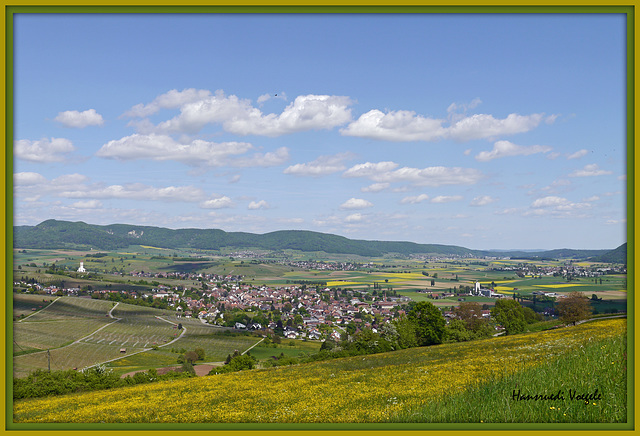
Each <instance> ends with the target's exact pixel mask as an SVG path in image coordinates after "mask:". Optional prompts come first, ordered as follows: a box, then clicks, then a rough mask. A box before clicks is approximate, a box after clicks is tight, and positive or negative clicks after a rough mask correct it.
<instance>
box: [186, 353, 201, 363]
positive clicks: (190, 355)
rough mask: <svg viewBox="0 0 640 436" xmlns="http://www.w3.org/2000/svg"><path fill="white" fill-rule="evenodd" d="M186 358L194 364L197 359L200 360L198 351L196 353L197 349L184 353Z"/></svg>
mask: <svg viewBox="0 0 640 436" xmlns="http://www.w3.org/2000/svg"><path fill="white" fill-rule="evenodd" d="M184 360H185V361H186V362H189V363H191V364H192V365H193V364H194V363H195V362H196V360H198V353H196V352H195V351H189V352H188V353H186V354H185V355H184Z"/></svg>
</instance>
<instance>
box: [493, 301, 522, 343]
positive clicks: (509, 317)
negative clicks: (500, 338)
mask: <svg viewBox="0 0 640 436" xmlns="http://www.w3.org/2000/svg"><path fill="white" fill-rule="evenodd" d="M491 316H492V317H493V318H494V319H495V320H496V321H497V322H498V323H499V324H501V325H502V327H504V329H505V331H506V333H507V334H508V335H513V334H516V333H521V332H523V331H524V328H525V326H526V324H527V322H526V321H525V319H524V310H523V308H522V306H521V305H520V303H518V302H517V301H515V300H498V301H497V302H496V305H495V307H494V308H493V309H492V310H491Z"/></svg>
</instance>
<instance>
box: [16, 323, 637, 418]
mask: <svg viewBox="0 0 640 436" xmlns="http://www.w3.org/2000/svg"><path fill="white" fill-rule="evenodd" d="M625 337H626V320H625V319H616V320H603V321H598V322H590V323H585V324H581V325H578V326H576V327H570V328H565V329H557V330H550V331H544V332H537V333H530V334H522V335H516V336H510V337H498V338H491V339H487V340H482V341H475V342H467V343H455V344H446V345H440V346H432V347H424V348H416V349H407V350H400V351H396V352H390V353H382V354H377V355H369V356H357V357H351V358H345V359H335V360H331V361H323V362H316V363H310V364H303V365H296V366H291V367H283V368H271V369H261V370H251V371H241V372H236V373H229V374H221V375H216V376H210V377H202V378H198V379H188V380H177V381H172V382H160V383H155V384H151V385H143V386H135V387H129V388H122V389H117V390H112V391H102V392H92V393H86V394H78V395H73V396H62V397H55V398H46V399H34V400H21V401H16V402H15V403H14V407H13V412H14V415H13V418H14V422H16V423H44V422H57V423H60V422H66V423H74V422H75V423H158V422H164V423H270V422H271V423H381V422H387V423H388V422H407V421H408V422H429V421H435V422H475V423H484V422H489V421H491V422H496V421H501V422H556V420H555V418H557V417H558V416H559V413H562V420H563V421H566V422H626V417H627V414H626V383H625V380H626V368H627V362H626V351H625V347H624V345H625V343H626V340H625ZM587 359H588V360H587ZM554 365H557V366H554ZM593 371H596V372H597V373H598V374H597V375H594V374H593ZM608 378H610V381H607V379H608ZM516 388H518V389H522V392H526V393H530V394H532V395H533V394H546V393H551V392H554V391H555V390H557V389H560V390H564V393H565V399H564V400H558V401H556V402H551V401H516V400H514V399H513V398H512V391H513V390H514V389H516ZM569 389H573V390H577V391H578V392H579V393H580V394H582V393H584V392H587V391H589V392H590V391H591V390H592V389H598V390H599V391H600V392H601V393H602V394H603V395H604V397H603V398H598V399H597V400H594V401H589V404H584V401H582V402H580V401H577V400H576V399H575V398H569V395H570V394H569ZM487 396H490V397H491V398H489V397H487ZM574 403H575V404H574ZM591 403H595V404H591ZM525 406H526V407H528V409H526V410H525V409H522V408H520V407H525ZM505 407H509V408H510V413H508V414H504V413H500V410H501V409H504V408H505ZM443 408H444V409H443ZM554 408H557V409H558V413H556V409H554ZM434 410H438V411H439V412H438V415H437V416H436V418H435V419H434V418H433V417H432V415H433V411H434ZM549 411H551V412H553V413H551V412H549ZM100 425H103V424H100ZM100 428H105V427H100ZM213 428H215V427H213Z"/></svg>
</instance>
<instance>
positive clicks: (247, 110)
mask: <svg viewBox="0 0 640 436" xmlns="http://www.w3.org/2000/svg"><path fill="white" fill-rule="evenodd" d="M625 59H626V22H625V16H624V15H621V14H418V15H412V14H109V15H107V14H104V15H102V14H95V15H93V14H27V13H24V14H16V15H14V49H13V66H14V68H13V80H14V94H13V98H14V101H13V106H14V111H13V115H14V119H13V126H14V127H13V134H14V141H13V173H14V178H13V181H14V186H13V189H14V197H13V219H14V225H36V224H38V223H40V222H42V221H44V220H47V219H58V220H68V221H83V222H86V223H89V224H98V225H109V224H115V223H123V224H131V225H150V226H158V227H166V228H172V229H177V228H215V229H222V230H225V231H229V232H236V231H242V232H250V233H260V234H262V233H268V232H271V231H276V230H311V231H317V232H322V233H332V234H337V235H342V236H345V237H348V238H352V239H365V240H386V241H411V242H417V243H432V244H446V245H458V246H463V247H467V248H472V249H555V248H576V249H613V248H616V247H618V246H619V245H620V244H622V243H624V242H626V226H627V224H626V215H627V212H626V202H627V194H626V184H627V179H626V172H627V167H626V161H627V159H626V157H627V151H626V96H627V94H626V61H625Z"/></svg>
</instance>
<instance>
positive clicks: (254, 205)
mask: <svg viewBox="0 0 640 436" xmlns="http://www.w3.org/2000/svg"><path fill="white" fill-rule="evenodd" d="M248 208H249V209H251V210H257V209H269V203H267V202H266V201H264V200H260V201H252V202H251V203H249V206H248Z"/></svg>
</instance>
